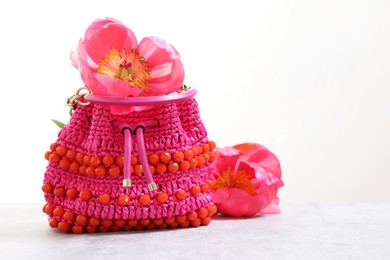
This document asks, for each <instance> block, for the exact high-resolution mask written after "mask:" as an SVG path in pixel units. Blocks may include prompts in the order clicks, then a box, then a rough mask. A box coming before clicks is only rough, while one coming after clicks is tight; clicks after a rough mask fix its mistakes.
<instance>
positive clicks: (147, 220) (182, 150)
mask: <svg viewBox="0 0 390 260" xmlns="http://www.w3.org/2000/svg"><path fill="white" fill-rule="evenodd" d="M152 121H153V122H158V123H157V124H156V125H153V126H146V128H145V132H144V135H143V138H144V142H145V148H146V153H147V160H148V163H149V167H150V172H151V173H152V174H153V178H154V181H155V183H156V185H157V189H156V190H152V191H150V190H149V189H148V186H147V183H146V181H145V176H144V171H143V169H142V165H141V164H140V161H141V159H140V152H139V151H140V148H139V147H138V143H137V142H135V140H133V142H132V144H133V146H132V157H131V165H132V167H131V181H132V185H131V188H123V186H122V179H123V165H124V156H123V155H124V136H123V134H122V133H121V129H119V128H118V126H117V124H116V122H125V123H126V124H127V125H131V126H137V125H140V124H145V122H146V123H147V122H152ZM131 138H133V139H135V136H132V137H131ZM45 158H46V159H47V160H48V166H47V168H46V172H45V175H44V183H43V186H42V190H43V192H44V196H45V199H46V202H47V203H46V204H45V205H44V207H43V211H44V212H45V213H46V214H48V215H49V225H50V226H51V227H53V228H58V229H59V230H60V231H64V232H69V231H72V232H73V233H81V232H95V231H101V232H105V231H118V230H131V229H135V230H141V229H153V228H167V227H168V228H176V227H189V226H195V227H196V226H199V225H208V224H209V222H210V217H211V216H212V215H213V214H215V213H216V207H215V206H214V205H213V204H212V203H211V185H212V182H211V180H212V179H213V174H214V164H213V160H214V158H215V143H214V142H212V141H209V140H208V138H207V132H206V129H205V127H204V125H203V122H202V121H201V119H200V116H199V110H198V104H197V102H196V101H195V99H190V100H187V101H185V102H181V103H172V104H169V105H162V106H154V107H152V108H151V109H149V110H144V111H135V112H132V113H130V114H128V115H123V116H120V115H113V114H111V113H110V110H109V109H108V108H107V107H106V106H103V105H96V104H90V105H88V106H80V105H77V106H76V108H75V110H74V112H73V114H72V117H71V119H70V121H69V123H68V124H67V125H66V126H65V127H64V128H63V129H61V131H60V133H59V134H58V139H57V140H56V142H55V143H53V144H52V145H51V146H50V149H49V151H47V152H46V154H45Z"/></svg>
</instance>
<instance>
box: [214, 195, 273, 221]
mask: <svg viewBox="0 0 390 260" xmlns="http://www.w3.org/2000/svg"><path fill="white" fill-rule="evenodd" d="M212 201H213V203H214V204H215V205H216V206H217V208H218V212H219V213H222V214H225V215H228V216H231V217H253V216H255V215H256V214H257V213H259V212H260V210H261V209H263V208H264V207H266V206H267V205H264V200H263V198H262V197H261V196H260V195H249V194H248V193H247V192H245V191H243V190H240V189H237V188H222V189H219V190H217V191H216V192H215V193H214V194H213V198H212Z"/></svg>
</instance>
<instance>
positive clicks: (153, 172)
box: [149, 164, 156, 174]
mask: <svg viewBox="0 0 390 260" xmlns="http://www.w3.org/2000/svg"><path fill="white" fill-rule="evenodd" d="M149 169H150V173H151V174H155V173H156V167H154V166H153V165H150V164H149Z"/></svg>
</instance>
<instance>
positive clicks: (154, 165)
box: [45, 141, 216, 177]
mask: <svg viewBox="0 0 390 260" xmlns="http://www.w3.org/2000/svg"><path fill="white" fill-rule="evenodd" d="M215 147H216V145H215V142H213V141H209V142H208V143H205V144H203V145H201V146H195V147H193V148H192V149H188V150H186V151H183V152H176V153H173V154H170V153H168V152H164V153H161V154H155V153H153V154H149V155H148V162H149V167H150V172H151V173H152V174H155V173H157V174H163V173H175V172H177V171H179V170H180V171H186V170H188V169H195V168H197V167H201V166H203V165H205V164H207V163H209V162H213V161H214V159H215V157H216V149H215ZM45 159H46V160H48V161H49V163H50V164H56V165H58V166H59V167H60V168H61V169H63V170H68V169H69V170H70V171H72V172H78V173H81V174H86V175H88V176H96V177H103V176H111V177H117V176H119V175H123V172H122V171H123V164H124V156H115V157H114V156H112V155H105V156H101V157H100V156H91V155H87V154H84V153H82V152H77V151H75V150H72V149H69V148H68V147H66V146H62V145H58V144H57V143H53V144H51V145H50V151H47V152H46V153H45ZM131 165H132V167H131V174H132V175H143V171H142V166H141V163H140V159H139V157H138V156H132V158H131Z"/></svg>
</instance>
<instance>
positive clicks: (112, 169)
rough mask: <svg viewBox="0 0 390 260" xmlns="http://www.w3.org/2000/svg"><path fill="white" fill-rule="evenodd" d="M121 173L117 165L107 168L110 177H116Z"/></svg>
mask: <svg viewBox="0 0 390 260" xmlns="http://www.w3.org/2000/svg"><path fill="white" fill-rule="evenodd" d="M120 173H121V169H120V168H119V167H118V166H111V167H110V169H109V170H108V174H110V176H111V177H117V176H119V174H120Z"/></svg>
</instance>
